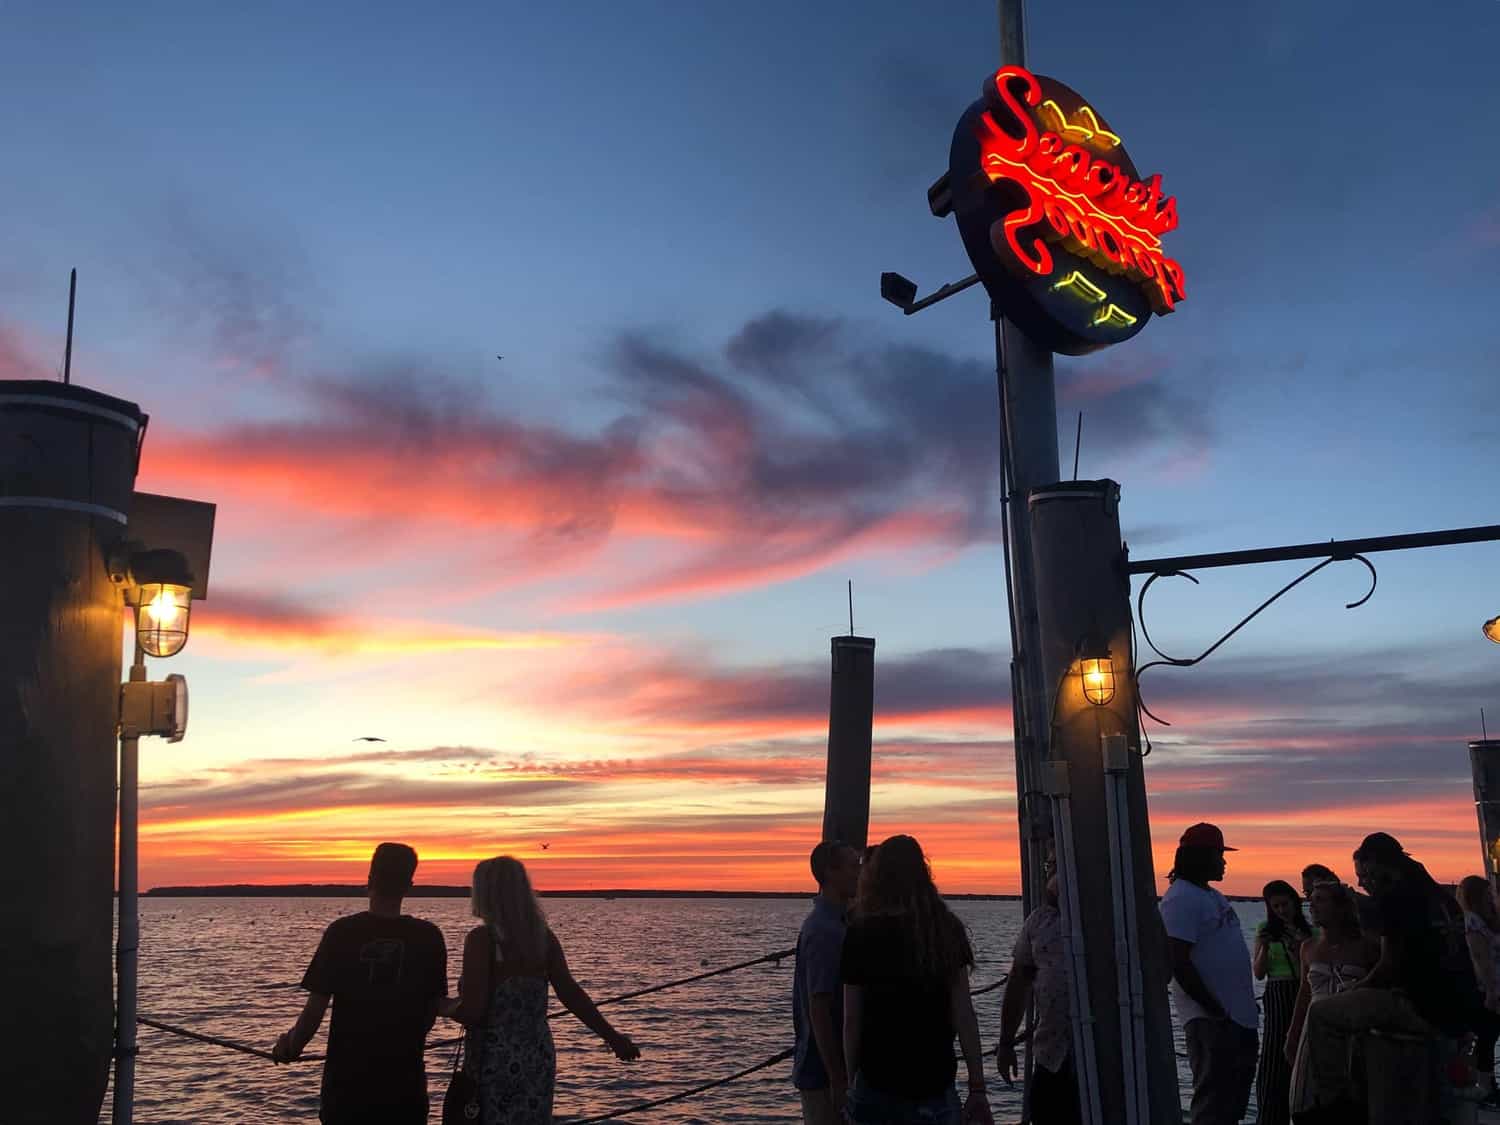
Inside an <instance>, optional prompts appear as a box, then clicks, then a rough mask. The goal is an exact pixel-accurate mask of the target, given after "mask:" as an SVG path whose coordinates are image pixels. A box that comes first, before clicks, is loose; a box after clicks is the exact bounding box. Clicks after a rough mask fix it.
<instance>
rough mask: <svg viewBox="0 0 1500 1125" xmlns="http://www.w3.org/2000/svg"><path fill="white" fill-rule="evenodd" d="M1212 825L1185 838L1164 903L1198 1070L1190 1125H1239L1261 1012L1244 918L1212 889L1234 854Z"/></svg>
mask: <svg viewBox="0 0 1500 1125" xmlns="http://www.w3.org/2000/svg"><path fill="white" fill-rule="evenodd" d="M1234 850H1235V849H1234V848H1231V847H1227V846H1226V845H1225V843H1224V833H1222V832H1220V831H1219V829H1218V828H1217V827H1216V826H1215V825H1212V824H1195V825H1193V826H1192V827H1191V828H1189V829H1188V830H1187V831H1186V832H1184V833H1183V834H1182V839H1181V841H1179V843H1178V847H1177V856H1176V861H1175V862H1174V863H1173V865H1172V871H1171V873H1170V874H1169V875H1168V876H1167V878H1168V879H1170V880H1172V885H1171V886H1170V887H1168V888H1167V893H1166V894H1165V895H1163V896H1162V900H1161V920H1162V922H1163V923H1164V924H1165V926H1166V930H1167V943H1168V946H1169V948H1170V949H1171V953H1172V993H1173V999H1174V1000H1175V1001H1176V1002H1177V1016H1178V1018H1179V1019H1180V1020H1182V1023H1183V1037H1184V1038H1185V1039H1186V1040H1187V1053H1188V1065H1189V1066H1190V1067H1191V1068H1192V1071H1193V1100H1192V1123H1193V1125H1235V1123H1236V1122H1238V1121H1239V1120H1240V1119H1241V1118H1242V1117H1244V1116H1245V1109H1246V1108H1247V1107H1248V1106H1249V1104H1250V1086H1251V1083H1252V1082H1254V1080H1255V1058H1256V1046H1257V1043H1258V1037H1257V1029H1258V1028H1259V1026H1260V1011H1259V1009H1258V1008H1257V1007H1256V1006H1255V985H1254V983H1253V981H1252V980H1251V978H1250V951H1249V950H1248V949H1247V948H1246V947H1245V934H1244V931H1243V930H1242V929H1241V928H1240V917H1239V915H1238V914H1236V913H1235V909H1234V907H1233V906H1231V905H1230V904H1229V900H1228V899H1226V898H1225V897H1224V896H1223V895H1221V894H1220V893H1219V892H1218V891H1216V890H1214V889H1213V888H1212V887H1210V886H1209V883H1216V882H1218V881H1219V880H1220V879H1223V878H1224V870H1225V864H1224V853H1225V852H1231V851H1234Z"/></svg>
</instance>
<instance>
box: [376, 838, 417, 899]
mask: <svg viewBox="0 0 1500 1125" xmlns="http://www.w3.org/2000/svg"><path fill="white" fill-rule="evenodd" d="M416 873H417V853H416V851H415V849H413V848H411V847H409V846H408V845H406V844H381V845H380V846H379V847H378V848H376V849H375V854H374V855H373V856H371V857H370V878H369V890H370V893H371V894H372V895H380V896H381V897H382V898H402V897H404V896H405V895H406V892H407V891H409V890H411V881H412V876H414V875H415V874H416Z"/></svg>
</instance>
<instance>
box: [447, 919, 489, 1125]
mask: <svg viewBox="0 0 1500 1125" xmlns="http://www.w3.org/2000/svg"><path fill="white" fill-rule="evenodd" d="M485 932H486V933H489V928H488V927H486V928H485ZM489 938H490V943H489V944H490V957H489V964H490V966H491V968H493V966H494V963H495V935H494V934H489ZM485 985H486V990H485V1013H486V1014H488V1013H489V989H488V985H489V981H488V980H486V981H485ZM483 1022H484V1020H483V1018H481V1019H480V1023H481V1024H483ZM470 1040H474V1041H476V1042H477V1040H478V1032H476V1031H473V1030H465V1031H464V1037H463V1038H462V1039H460V1040H459V1042H458V1049H457V1050H456V1051H454V1052H453V1073H452V1074H450V1075H449V1076H448V1089H447V1092H446V1093H444V1094H443V1125H479V1113H480V1107H479V1079H478V1078H477V1077H475V1074H474V1066H475V1065H476V1060H475V1058H474V1056H475V1054H476V1053H477V1052H474V1051H471V1050H470V1049H469V1044H470Z"/></svg>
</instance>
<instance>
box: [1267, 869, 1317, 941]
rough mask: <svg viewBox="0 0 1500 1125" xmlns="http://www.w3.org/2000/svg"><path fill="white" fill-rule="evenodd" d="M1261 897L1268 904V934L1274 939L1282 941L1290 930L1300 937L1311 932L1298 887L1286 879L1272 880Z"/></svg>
mask: <svg viewBox="0 0 1500 1125" xmlns="http://www.w3.org/2000/svg"><path fill="white" fill-rule="evenodd" d="M1260 897H1261V900H1262V901H1263V902H1265V904H1266V933H1268V934H1269V935H1270V936H1271V938H1272V939H1280V938H1281V937H1283V936H1284V935H1285V934H1286V933H1287V931H1288V930H1290V931H1292V932H1293V933H1295V934H1297V935H1299V936H1301V935H1305V934H1307V933H1308V932H1310V930H1311V927H1310V926H1309V925H1308V924H1307V919H1306V918H1304V917H1303V916H1302V900H1301V899H1300V898H1299V897H1298V896H1297V888H1296V887H1294V886H1292V885H1291V884H1290V883H1288V882H1287V881H1286V880H1284V879H1272V880H1271V881H1270V882H1269V883H1267V884H1266V885H1265V887H1264V888H1263V889H1262V890H1261V892H1260Z"/></svg>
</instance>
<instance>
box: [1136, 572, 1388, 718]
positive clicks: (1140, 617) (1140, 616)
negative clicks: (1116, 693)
mask: <svg viewBox="0 0 1500 1125" xmlns="http://www.w3.org/2000/svg"><path fill="white" fill-rule="evenodd" d="M1350 561H1352V562H1357V563H1361V564H1363V565H1364V567H1365V569H1366V570H1368V571H1369V572H1370V588H1369V589H1368V590H1366V591H1365V595H1364V597H1362V598H1360V599H1358V600H1357V601H1352V602H1346V603H1345V604H1344V608H1345V609H1358V608H1359V607H1360V606H1362V605H1364V604H1365V603H1366V602H1367V601H1369V600H1370V598H1371V597H1373V596H1374V594H1375V587H1376V585H1378V584H1379V582H1380V576H1379V575H1378V574H1377V573H1376V572H1375V566H1374V564H1373V563H1371V562H1370V560H1369V559H1367V558H1365V557H1364V556H1363V555H1358V554H1350V555H1334V556H1332V557H1330V558H1326V559H1324V560H1323V561H1322V562H1320V563H1318V564H1317V565H1316V566H1313V567H1309V568H1308V569H1307V570H1305V571H1303V572H1302V573H1301V574H1299V575H1298V576H1297V577H1296V578H1294V579H1292V580H1291V581H1290V582H1288V583H1287V584H1286V585H1285V586H1283V587H1282V588H1281V589H1279V590H1277V591H1276V592H1275V593H1274V594H1272V595H1271V596H1270V597H1269V598H1267V599H1266V600H1265V601H1263V602H1261V603H1260V605H1258V606H1256V607H1255V608H1254V609H1252V610H1251V611H1250V612H1249V613H1247V614H1246V615H1245V616H1244V617H1242V618H1240V620H1239V622H1238V623H1237V624H1236V625H1235V626H1234V628H1232V629H1230V630H1229V632H1227V633H1225V634H1224V635H1223V636H1222V637H1220V638H1219V639H1218V640H1216V641H1215V642H1214V643H1213V644H1211V645H1209V646H1208V647H1207V648H1206V649H1204V650H1203V651H1202V652H1200V653H1199V654H1198V655H1197V656H1194V657H1183V656H1169V655H1168V654H1167V653H1165V652H1163V651H1162V650H1161V649H1159V648H1158V647H1157V646H1156V642H1155V641H1153V640H1152V639H1151V631H1150V630H1149V629H1148V628H1147V627H1146V591H1147V590H1149V589H1151V584H1152V583H1153V582H1155V581H1156V580H1157V579H1158V578H1186V579H1187V580H1188V581H1189V582H1191V583H1192V584H1193V585H1195V586H1197V585H1199V584H1200V583H1199V582H1198V580H1197V579H1196V578H1194V577H1193V576H1192V575H1191V574H1189V573H1187V572H1186V571H1182V570H1166V571H1160V572H1158V573H1156V574H1153V575H1152V576H1151V577H1150V578H1148V579H1146V581H1145V583H1144V585H1142V586H1141V592H1140V594H1139V595H1137V597H1136V602H1135V610H1136V612H1135V619H1136V621H1137V623H1139V625H1140V627H1141V636H1143V637H1145V638H1146V644H1148V645H1149V646H1150V647H1151V651H1152V652H1154V653H1156V655H1157V656H1159V657H1160V658H1161V659H1160V660H1153V661H1151V662H1149V663H1147V664H1143V665H1142V666H1141V667H1139V668H1137V669H1136V670H1135V685H1136V690H1135V694H1136V700H1137V702H1138V704H1139V706H1140V709H1141V712H1142V713H1143V714H1145V715H1148V716H1150V717H1151V718H1152V719H1154V720H1156V722H1158V723H1160V724H1161V725H1162V726H1164V727H1169V726H1171V725H1172V724H1171V723H1169V722H1167V720H1166V719H1163V718H1162V717H1161V716H1160V715H1156V714H1153V713H1152V711H1151V709H1150V708H1149V707H1147V706H1146V704H1145V702H1144V701H1142V699H1141V676H1142V675H1144V674H1145V673H1146V672H1147V671H1149V670H1150V669H1152V668H1156V667H1158V666H1160V665H1163V664H1165V665H1168V666H1170V667H1173V668H1191V667H1192V666H1193V665H1194V664H1200V663H1202V662H1203V661H1204V660H1207V659H1208V658H1209V657H1210V656H1212V655H1213V654H1214V653H1215V652H1217V651H1218V650H1219V648H1220V647H1221V646H1223V644H1224V643H1225V642H1226V641H1228V640H1229V638H1230V637H1232V636H1234V635H1235V634H1236V633H1238V632H1239V631H1240V630H1241V629H1243V628H1244V627H1245V626H1246V625H1248V624H1250V622H1252V621H1254V620H1255V619H1256V618H1257V617H1259V616H1260V615H1261V614H1262V613H1263V612H1265V611H1266V610H1267V609H1269V608H1270V607H1271V605H1272V604H1273V603H1275V602H1277V601H1278V600H1280V599H1281V597H1282V596H1283V595H1285V594H1287V593H1289V592H1290V591H1291V590H1292V589H1293V588H1295V587H1297V586H1300V585H1301V584H1302V583H1303V582H1306V581H1307V580H1308V579H1309V578H1311V577H1312V576H1313V575H1314V574H1317V573H1318V571H1320V570H1322V569H1323V568H1324V567H1325V566H1328V565H1329V564H1331V563H1336V562H1350Z"/></svg>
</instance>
